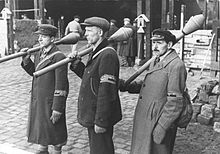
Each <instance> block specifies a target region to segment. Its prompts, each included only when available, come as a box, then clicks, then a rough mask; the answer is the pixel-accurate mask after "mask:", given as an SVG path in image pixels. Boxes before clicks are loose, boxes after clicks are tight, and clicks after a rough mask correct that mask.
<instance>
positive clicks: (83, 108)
mask: <svg viewBox="0 0 220 154" xmlns="http://www.w3.org/2000/svg"><path fill="white" fill-rule="evenodd" d="M81 25H84V26H85V37H86V39H87V41H88V44H90V45H91V46H92V47H93V51H92V52H91V53H90V54H89V58H88V61H87V63H86V64H84V63H82V62H79V61H77V60H76V61H75V62H73V63H72V64H71V66H70V69H71V70H72V71H74V72H75V73H76V74H77V75H78V76H79V77H80V78H81V79H82V82H81V87H80V91H79V97H78V116H77V117H78V122H79V123H80V124H81V125H82V126H84V127H86V128H87V129H88V136H89V146H90V154H114V144H113V140H112V136H113V130H114V125H115V124H116V123H117V122H119V121H120V120H121V118H122V114H121V105H120V100H119V95H118V80H119V60H118V56H117V53H116V51H115V50H114V48H113V47H111V46H109V44H108V41H107V39H106V38H105V35H106V32H107V31H108V30H109V22H108V21H107V20H106V19H104V18H101V17H91V18H87V19H85V21H84V23H82V24H81Z"/></svg>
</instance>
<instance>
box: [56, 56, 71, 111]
mask: <svg viewBox="0 0 220 154" xmlns="http://www.w3.org/2000/svg"><path fill="white" fill-rule="evenodd" d="M54 58H55V61H56V62H58V61H60V60H62V59H64V58H65V56H64V55H63V54H57V55H55V57H54ZM67 68H68V64H65V65H62V66H61V67H58V68H57V69H55V91H54V98H53V105H52V110H56V111H59V112H61V113H63V112H64V110H65V107H66V98H67V95H68V90H69V83H68V78H67V75H68V72H67Z"/></svg>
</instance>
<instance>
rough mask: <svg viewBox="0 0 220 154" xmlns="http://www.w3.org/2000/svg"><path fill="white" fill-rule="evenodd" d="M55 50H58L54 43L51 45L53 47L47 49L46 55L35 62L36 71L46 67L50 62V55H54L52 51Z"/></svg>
mask: <svg viewBox="0 0 220 154" xmlns="http://www.w3.org/2000/svg"><path fill="white" fill-rule="evenodd" d="M57 51H59V49H58V48H57V47H56V46H55V45H53V47H52V48H51V49H50V50H49V51H48V53H47V56H46V57H45V58H44V59H42V60H41V61H40V62H39V63H38V64H37V66H36V71H37V70H39V69H42V68H44V67H46V66H47V65H48V64H49V63H51V55H54V53H55V52H57ZM42 52H43V51H41V54H42ZM39 57H40V56H39Z"/></svg>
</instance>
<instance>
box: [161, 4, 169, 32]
mask: <svg viewBox="0 0 220 154" xmlns="http://www.w3.org/2000/svg"><path fill="white" fill-rule="evenodd" d="M167 4H168V0H162V5H161V28H168V23H167V12H168V9H167Z"/></svg>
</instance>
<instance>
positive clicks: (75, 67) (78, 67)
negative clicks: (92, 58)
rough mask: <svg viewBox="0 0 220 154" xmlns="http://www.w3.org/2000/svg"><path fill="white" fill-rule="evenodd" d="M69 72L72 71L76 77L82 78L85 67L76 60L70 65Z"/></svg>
mask: <svg viewBox="0 0 220 154" xmlns="http://www.w3.org/2000/svg"><path fill="white" fill-rule="evenodd" d="M70 70H71V71H73V72H74V73H75V74H76V75H77V76H78V77H80V78H82V76H83V74H84V70H85V65H84V63H83V62H81V61H80V62H78V63H77V60H76V61H74V62H72V63H71V64H70Z"/></svg>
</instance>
